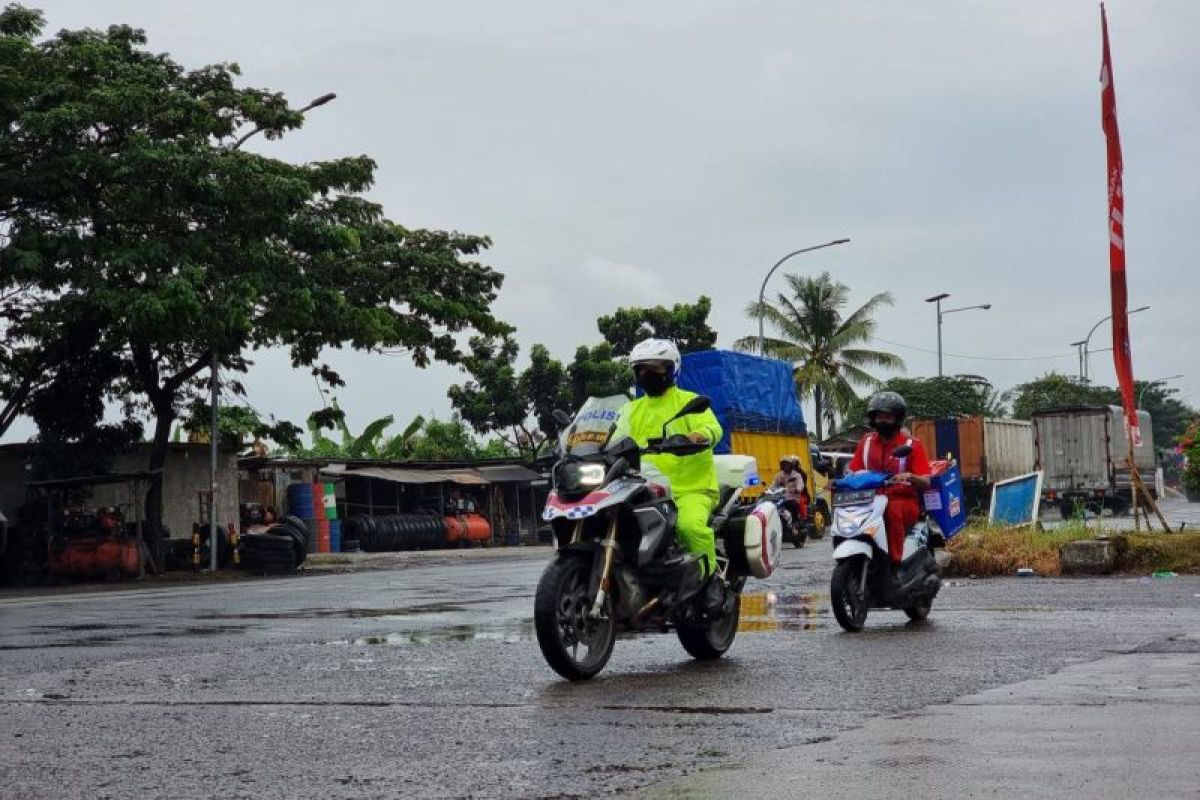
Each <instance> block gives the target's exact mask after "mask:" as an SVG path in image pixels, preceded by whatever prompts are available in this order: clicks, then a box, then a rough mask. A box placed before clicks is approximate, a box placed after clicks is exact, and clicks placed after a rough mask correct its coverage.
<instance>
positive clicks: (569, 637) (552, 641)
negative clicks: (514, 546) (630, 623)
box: [533, 556, 617, 681]
mask: <svg viewBox="0 0 1200 800" xmlns="http://www.w3.org/2000/svg"><path fill="white" fill-rule="evenodd" d="M590 577H591V562H590V561H588V560H586V559H582V558H576V557H572V556H559V557H558V558H556V559H555V560H554V561H551V562H550V564H549V566H547V567H546V571H545V572H543V573H542V578H541V580H540V581H538V587H537V594H536V595H535V597H534V602H533V624H534V630H535V631H536V633H537V640H538V647H540V648H541V650H542V656H543V657H544V658H545V659H546V663H547V664H549V665H550V667H551V668H552V669H553V670H554V671H555V672H557V673H558V674H559V675H561V676H563V677H564V678H566V679H567V680H571V681H585V680H588V679H589V678H592V677H594V676H595V675H596V674H597V673H598V672H600V670H602V669H604V665H605V664H607V663H608V659H609V658H610V657H611V656H612V651H613V644H614V643H615V642H616V641H617V628H616V624H615V622H614V621H613V606H612V596H611V595H610V596H608V597H606V598H605V602H604V607H603V608H602V609H601V614H600V616H599V617H598V618H597V617H593V616H592V615H591V611H592V601H593V598H591V597H589V596H588V584H589V583H590V580H589V579H590Z"/></svg>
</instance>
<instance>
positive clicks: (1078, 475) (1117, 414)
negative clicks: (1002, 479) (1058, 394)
mask: <svg viewBox="0 0 1200 800" xmlns="http://www.w3.org/2000/svg"><path fill="white" fill-rule="evenodd" d="M1138 423H1139V425H1140V427H1141V432H1142V446H1141V447H1135V448H1134V449H1133V458H1134V464H1135V465H1136V467H1137V471H1138V474H1139V475H1140V476H1141V478H1142V481H1143V482H1144V483H1145V484H1146V486H1147V487H1148V488H1149V489H1150V491H1151V493H1153V492H1154V472H1155V467H1156V466H1157V465H1156V464H1155V456H1154V431H1153V429H1152V428H1151V420H1150V415H1149V414H1148V413H1147V412H1145V411H1139V412H1138ZM1033 430H1034V449H1035V457H1036V458H1035V460H1036V467H1037V469H1039V470H1041V471H1043V472H1044V473H1045V477H1044V479H1043V482H1042V503H1043V505H1044V506H1058V509H1059V511H1060V513H1061V514H1062V517H1063V519H1068V518H1070V517H1071V516H1072V515H1073V514H1074V513H1075V508H1076V505H1077V504H1082V505H1083V506H1084V507H1085V508H1087V509H1088V510H1089V511H1092V512H1093V513H1098V512H1099V511H1100V510H1101V509H1103V508H1108V509H1111V510H1112V512H1113V513H1114V514H1124V513H1126V512H1127V511H1129V508H1130V506H1131V504H1132V503H1133V489H1132V486H1131V479H1130V475H1129V463H1128V456H1129V439H1128V437H1127V434H1126V431H1125V412H1124V411H1123V410H1122V409H1121V408H1120V407H1118V406H1088V407H1079V408H1061V409H1053V410H1048V411H1040V412H1038V413H1036V414H1034V415H1033Z"/></svg>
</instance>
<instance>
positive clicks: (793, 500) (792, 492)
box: [771, 456, 808, 521]
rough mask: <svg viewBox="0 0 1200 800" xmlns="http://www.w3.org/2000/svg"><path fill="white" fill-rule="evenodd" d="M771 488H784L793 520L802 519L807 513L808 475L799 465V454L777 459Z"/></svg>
mask: <svg viewBox="0 0 1200 800" xmlns="http://www.w3.org/2000/svg"><path fill="white" fill-rule="evenodd" d="M771 488H772V489H783V490H784V497H785V498H786V502H787V504H788V505H789V506H790V509H789V510H790V511H791V512H792V518H793V519H794V520H797V521H798V520H802V519H804V518H805V517H806V516H807V515H808V476H807V475H805V474H804V470H803V469H802V468H801V467H800V456H784V457H783V458H781V459H780V460H779V472H777V473H776V474H775V480H774V481H772V482H771Z"/></svg>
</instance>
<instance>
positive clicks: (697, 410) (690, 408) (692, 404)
mask: <svg viewBox="0 0 1200 800" xmlns="http://www.w3.org/2000/svg"><path fill="white" fill-rule="evenodd" d="M710 408H712V401H711V400H709V399H708V398H707V397H705V396H704V395H702V394H698V395H696V396H695V397H693V398H692V399H691V400H688V401H687V405H685V406H684V407H683V408H681V409H679V413H678V414H676V415H675V416H673V417H671V418H670V419H669V420H667V421H666V422H664V423H663V429H662V433H663V438H664V439H665V438H667V426H668V425H670V424H671V423H672V422H674V421H675V420H677V419H682V418H683V417H687V416H690V415H692V414H703V413H704V412H705V411H708V410H709V409H710Z"/></svg>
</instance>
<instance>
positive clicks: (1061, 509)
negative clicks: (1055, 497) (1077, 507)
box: [1058, 500, 1074, 522]
mask: <svg viewBox="0 0 1200 800" xmlns="http://www.w3.org/2000/svg"><path fill="white" fill-rule="evenodd" d="M1073 511H1074V509H1072V508H1071V507H1070V506H1069V505H1067V501H1066V500H1063V501H1062V502H1060V503H1059V504H1058V513H1059V514H1061V515H1062V518H1063V522H1069V521H1070V519H1071V514H1072V512H1073Z"/></svg>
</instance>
